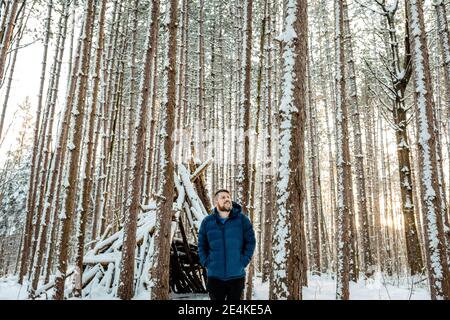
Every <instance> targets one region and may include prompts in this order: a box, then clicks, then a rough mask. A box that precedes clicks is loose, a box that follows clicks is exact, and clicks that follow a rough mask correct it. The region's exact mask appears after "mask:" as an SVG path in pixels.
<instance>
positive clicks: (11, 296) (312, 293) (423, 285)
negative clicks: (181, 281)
mask: <svg viewBox="0 0 450 320" xmlns="http://www.w3.org/2000/svg"><path fill="white" fill-rule="evenodd" d="M308 281H309V283H308V287H306V288H303V299H305V300H334V299H335V290H336V281H335V280H333V279H332V277H331V276H329V275H322V276H320V277H319V276H310V277H309V278H308ZM416 281H417V280H414V281H413V280H412V278H409V279H396V278H390V279H386V278H385V277H384V276H383V275H382V274H380V273H378V274H376V275H375V277H374V279H371V280H367V281H364V280H360V281H358V282H357V283H354V282H352V283H350V299H352V300H429V299H430V293H429V290H428V288H427V281H422V282H420V283H419V284H414V285H412V283H414V282H416ZM254 288H255V291H254V294H253V298H254V300H266V299H268V297H269V284H268V283H262V282H261V278H260V277H256V278H255V281H254ZM91 295H92V297H91V298H88V299H98V300H104V299H117V298H113V297H111V295H110V294H107V293H106V292H104V291H101V290H98V289H97V290H95V291H93V292H91ZM26 298H27V293H26V285H23V286H20V285H19V284H17V278H16V277H9V278H3V279H0V300H22V299H26ZM148 298H149V293H148V292H146V291H140V292H138V293H137V295H136V297H135V299H136V300H146V299H148ZM172 298H173V299H175V300H184V299H189V300H208V299H209V298H208V296H207V295H206V294H196V295H193V294H173V295H172Z"/></svg>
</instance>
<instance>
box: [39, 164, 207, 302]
mask: <svg viewBox="0 0 450 320" xmlns="http://www.w3.org/2000/svg"><path fill="white" fill-rule="evenodd" d="M209 163H210V160H208V161H206V162H205V163H204V164H203V165H201V166H198V167H197V168H196V170H195V171H194V172H193V173H190V172H189V171H188V169H187V168H186V167H185V166H184V165H183V164H179V165H178V167H177V170H176V171H177V172H176V173H175V188H176V195H177V196H176V199H175V201H174V207H173V212H174V215H173V217H172V228H171V239H172V245H171V257H170V269H171V270H170V288H171V290H172V292H174V293H205V292H206V288H205V283H206V278H205V270H204V269H203V267H202V266H201V264H200V260H199V256H198V251H197V234H198V229H199V228H200V224H201V221H202V220H203V218H204V217H206V216H207V215H208V211H207V210H206V209H205V204H203V201H202V200H201V198H200V197H199V196H198V193H197V192H196V187H195V186H196V185H198V183H199V182H198V181H196V180H197V179H198V180H199V181H201V182H200V183H202V182H203V181H204V180H201V179H199V177H201V176H202V173H203V172H204V170H205V169H206V168H207V166H208V164H209ZM206 206H209V203H208V204H206ZM156 210H157V208H156V202H155V201H154V202H150V203H149V204H147V205H142V206H141V213H140V214H139V217H138V223H137V230H136V260H135V276H134V278H135V292H137V291H139V290H142V289H144V290H150V289H151V283H152V281H151V279H150V276H149V272H150V270H151V266H152V262H153V252H154V242H153V240H154V237H153V235H154V233H155V224H156ZM183 221H184V223H183ZM107 230H111V228H110V227H109V228H108V229H107ZM122 243H123V230H119V231H118V232H116V233H114V234H112V235H109V236H108V231H106V232H105V233H104V235H103V236H102V237H101V238H100V239H99V240H98V241H96V243H95V246H94V247H93V249H91V250H89V251H88V252H86V254H85V256H84V259H83V264H84V270H83V275H82V283H83V297H89V296H91V294H92V293H93V292H96V291H99V290H100V291H102V292H105V293H106V294H108V295H110V296H113V297H117V289H118V284H119V275H120V262H121V257H122V251H121V250H122ZM73 275H74V272H73V268H72V269H71V268H69V271H68V275H67V278H66V291H65V297H66V298H71V297H72V289H73ZM53 286H54V282H53V281H50V282H49V283H47V284H45V285H44V286H42V287H41V288H39V289H38V290H37V292H36V297H38V296H41V295H45V296H46V297H47V298H50V293H49V290H50V289H52V288H53ZM92 296H94V295H93V294H92Z"/></svg>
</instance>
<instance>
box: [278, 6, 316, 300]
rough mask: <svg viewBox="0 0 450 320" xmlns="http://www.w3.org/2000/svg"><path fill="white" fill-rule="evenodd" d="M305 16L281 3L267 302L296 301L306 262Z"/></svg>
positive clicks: (304, 8)
mask: <svg viewBox="0 0 450 320" xmlns="http://www.w3.org/2000/svg"><path fill="white" fill-rule="evenodd" d="M295 17H297V18H295ZM307 17H308V15H307V1H304V0H292V1H288V2H287V3H285V20H284V33H283V34H282V39H283V57H284V59H283V82H282V83H283V84H282V87H281V90H282V98H281V103H280V108H279V113H280V123H281V126H280V142H281V145H280V160H279V163H278V173H277V209H276V215H275V223H274V229H273V231H274V233H273V259H274V260H273V276H272V279H273V280H272V282H271V283H270V299H286V298H287V299H301V298H302V290H301V284H302V283H301V282H300V280H301V279H302V277H303V276H304V275H302V273H303V268H302V266H303V264H304V263H306V261H303V259H302V256H303V255H302V244H301V241H300V239H301V237H300V235H301V234H302V233H303V232H304V230H303V225H302V219H303V213H304V211H303V202H304V199H305V189H304V185H303V181H305V169H304V161H305V155H304V134H305V111H306V99H305V94H306V87H307V85H306V72H307V70H306V68H307V52H308V51H307V47H308V29H307ZM280 38H281V37H280ZM299 264H300V267H299Z"/></svg>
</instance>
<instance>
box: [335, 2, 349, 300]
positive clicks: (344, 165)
mask: <svg viewBox="0 0 450 320" xmlns="http://www.w3.org/2000/svg"><path fill="white" fill-rule="evenodd" d="M334 13H335V19H336V25H335V32H336V38H335V47H336V49H335V50H336V153H337V155H336V167H337V178H338V181H337V185H338V193H337V196H338V203H337V211H338V212H337V239H336V240H337V254H338V257H337V270H336V272H337V288H336V298H337V299H340V300H348V299H349V267H350V266H349V262H350V261H349V259H350V244H349V241H350V227H351V226H350V221H349V219H350V210H351V203H350V202H351V196H350V192H349V191H350V186H351V171H350V170H351V168H350V150H349V141H348V139H349V134H348V112H347V104H346V103H347V102H346V99H345V93H346V77H345V68H344V66H345V53H344V12H343V0H335V11H334Z"/></svg>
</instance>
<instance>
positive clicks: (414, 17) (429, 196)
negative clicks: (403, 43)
mask: <svg viewBox="0 0 450 320" xmlns="http://www.w3.org/2000/svg"><path fill="white" fill-rule="evenodd" d="M420 5H421V4H420V3H418V1H417V0H411V1H410V2H409V7H410V10H411V18H410V19H411V35H412V48H413V52H414V54H413V58H414V66H415V68H414V72H415V77H414V78H415V91H416V98H417V108H418V111H417V122H418V131H419V145H420V147H421V158H422V175H421V179H422V185H423V188H424V192H423V195H422V196H423V197H424V203H425V209H426V223H427V225H426V230H427V236H428V246H429V255H430V265H431V270H430V272H431V274H430V278H431V279H433V281H434V285H433V286H434V287H435V288H436V289H437V291H438V293H437V295H438V296H440V294H439V292H441V291H442V283H443V269H442V265H441V261H440V249H439V238H438V221H437V219H438V217H437V213H436V211H435V210H436V208H435V204H434V202H435V201H434V200H435V197H436V190H435V189H434V186H433V181H434V179H436V178H437V177H436V172H437V170H436V168H435V167H434V166H435V163H434V162H433V159H432V158H433V157H432V155H433V154H431V152H432V153H435V151H436V150H432V149H431V148H430V139H431V138H432V137H431V134H430V133H431V132H432V128H431V124H432V122H433V120H432V119H429V117H428V114H427V113H428V109H429V108H430V104H429V103H428V102H427V98H429V99H430V98H431V94H430V92H427V83H426V76H427V75H428V74H429V70H428V69H426V60H425V59H426V55H425V48H423V45H422V41H421V37H422V32H423V30H422V26H421V25H420V16H419V8H418V7H419V6H420ZM438 298H439V297H438Z"/></svg>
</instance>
